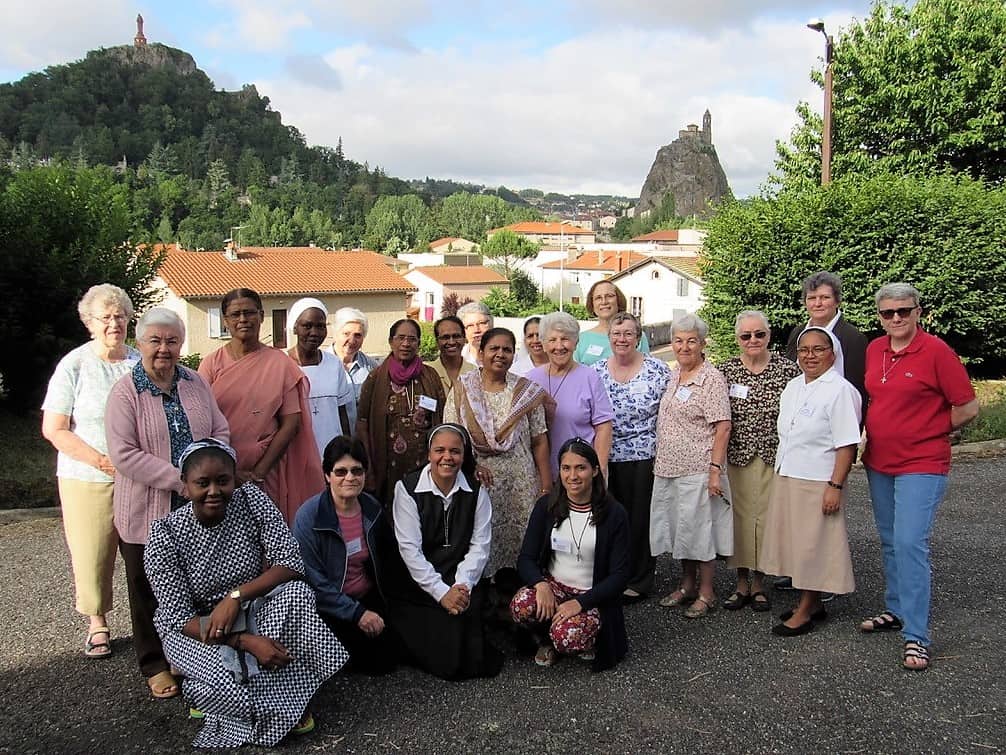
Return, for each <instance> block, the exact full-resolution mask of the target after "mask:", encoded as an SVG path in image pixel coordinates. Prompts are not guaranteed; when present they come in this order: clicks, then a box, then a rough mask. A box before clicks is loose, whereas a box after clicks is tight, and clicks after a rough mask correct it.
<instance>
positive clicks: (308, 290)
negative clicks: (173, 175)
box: [158, 245, 416, 299]
mask: <svg viewBox="0 0 1006 755" xmlns="http://www.w3.org/2000/svg"><path fill="white" fill-rule="evenodd" d="M165 251H166V252H167V256H166V257H165V260H164V263H163V264H162V265H161V268H160V270H159V271H158V275H160V277H161V278H163V279H164V282H165V283H167V285H168V288H170V289H171V291H172V292H173V293H174V294H176V295H177V296H180V297H182V298H188V299H198V298H206V297H214V296H223V295H224V294H225V293H227V292H228V291H230V290H231V289H232V288H237V287H239V286H244V287H247V288H251V289H254V290H255V291H257V292H258V293H260V294H262V295H263V296H277V295H301V294H334V293H338V294H347V293H367V294H370V293H384V292H388V293H399V292H400V293H407V292H410V291H415V290H416V288H415V286H413V285H412V284H411V283H409V282H408V281H407V280H405V278H403V277H402V276H401V275H398V274H397V273H395V272H394V271H393V270H391V268H389V267H388V266H387V265H386V264H385V260H384V257H383V255H380V254H376V253H375V252H369V251H363V250H358V251H353V252H329V251H325V250H324V249H318V248H316V247H242V248H241V250H240V252H239V253H238V258H237V259H236V260H229V259H227V258H226V257H225V256H224V253H223V252H189V251H185V250H181V249H178V248H177V246H175V245H171V246H169V247H167V248H166V250H165Z"/></svg>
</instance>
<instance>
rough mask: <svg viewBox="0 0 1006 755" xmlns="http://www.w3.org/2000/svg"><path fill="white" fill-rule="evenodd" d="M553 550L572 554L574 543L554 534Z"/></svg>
mask: <svg viewBox="0 0 1006 755" xmlns="http://www.w3.org/2000/svg"><path fill="white" fill-rule="evenodd" d="M552 550H554V551H555V552H556V553H572V552H573V543H572V542H571V541H569V540H567V539H566V538H564V537H562V536H561V535H559V534H557V533H555V532H553V533H552Z"/></svg>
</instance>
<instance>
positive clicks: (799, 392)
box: [763, 327, 862, 637]
mask: <svg viewBox="0 0 1006 755" xmlns="http://www.w3.org/2000/svg"><path fill="white" fill-rule="evenodd" d="M837 348H838V344H837V341H836V339H835V336H834V335H832V334H831V333H830V332H828V331H827V330H825V329H824V328H817V327H812V328H807V329H806V330H805V331H804V332H803V333H802V334H801V335H800V339H799V341H798V346H797V358H798V361H799V364H800V368H801V369H802V370H803V375H798V376H797V377H795V378H793V379H792V380H791V381H790V382H789V383H788V384H787V385H786V388H785V390H783V393H782V398H781V399H780V401H779V420H778V429H779V450H778V451H777V452H776V460H775V477H774V479H773V485H772V497H771V499H770V500H769V507H768V514H767V516H766V522H765V545H764V552H763V555H764V563H765V571H766V572H767V573H769V574H788V575H791V576H792V577H793V586H794V587H795V588H796V589H798V590H800V591H801V592H800V602H799V603H798V604H797V606H796V608H795V609H794V610H792V611H787V612H786V613H784V614H782V616H780V617H779V618H780V619H781V623H779V624H777V625H776V626H774V627H772V633H773V634H775V635H778V636H780V637H795V636H797V635H801V634H806V633H807V632H809V631H811V630H812V629H813V628H814V623H815V622H817V621H824V620H825V619H826V618H827V617H828V613H827V611H825V609H824V607H823V606H822V604H821V593H822V592H831V593H837V594H844V593H850V592H852V591H853V590H854V589H855V582H854V580H853V576H852V558H851V556H850V554H849V539H848V534H847V532H846V528H845V515H844V512H843V511H842V509H843V505H844V503H845V490H844V486H845V481H846V478H847V477H848V475H849V470H850V469H851V468H852V462H853V460H854V459H855V455H856V446H857V445H858V443H859V419H860V416H861V413H862V400H861V399H860V396H859V392H858V391H857V390H856V389H855V388H854V387H853V386H852V384H851V383H849V382H848V381H847V380H846V379H845V378H843V377H842V376H841V375H839V374H838V372H837V371H836V370H834V369H833V367H834V364H835V352H836V350H837Z"/></svg>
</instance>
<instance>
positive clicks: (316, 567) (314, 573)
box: [293, 487, 386, 624]
mask: <svg viewBox="0 0 1006 755" xmlns="http://www.w3.org/2000/svg"><path fill="white" fill-rule="evenodd" d="M360 510H361V512H362V516H363V532H364V537H366V539H367V549H368V550H369V551H370V566H371V575H372V576H373V578H374V584H375V585H377V588H378V590H380V583H379V582H378V575H379V568H378V567H379V564H380V552H379V547H380V542H379V541H380V539H381V538H380V533H381V528H382V527H384V526H386V525H385V523H384V521H383V513H382V511H381V505H380V504H379V503H378V502H377V499H376V498H374V497H373V496H372V495H370V494H369V493H360ZM293 536H294V538H295V539H296V540H297V542H298V543H299V544H300V555H301V557H302V558H303V559H304V571H305V574H306V575H307V581H308V582H309V583H310V585H311V587H313V588H314V592H315V595H316V597H317V603H318V613H320V614H321V615H322V617H324V618H334V619H338V620H339V621H346V622H352V623H354V624H355V623H356V622H358V621H359V620H360V617H361V616H363V611H364V608H363V606H362V605H361V604H360V602H359V601H358V600H356V599H355V598H353V597H351V596H349V595H346V594H345V593H344V592H343V591H342V588H343V585H345V583H346V566H347V564H348V562H349V557H348V555H347V554H346V541H345V540H344V539H343V537H342V530H341V529H340V527H339V516H338V514H336V513H335V505H334V504H333V502H332V495H331V493H330V492H329V490H328V488H327V487H326V488H325V489H324V490H323V491H322V492H320V493H319V494H318V495H316V496H314V497H312V498H309V499H308V500H307V501H305V502H304V505H303V506H301V507H300V509H299V510H298V511H297V517H296V519H295V520H294V523H293Z"/></svg>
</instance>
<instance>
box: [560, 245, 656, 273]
mask: <svg viewBox="0 0 1006 755" xmlns="http://www.w3.org/2000/svg"><path fill="white" fill-rule="evenodd" d="M646 259H649V258H648V257H647V256H646V255H645V254H639V253H638V252H621V251H614V252H609V251H603V250H602V251H600V252H598V251H590V252H584V253H583V254H581V255H580V256H579V257H577V258H576V259H575V260H573V261H572V262H567V261H566V260H556V261H555V262H546V263H545V264H544V265H542V266H541V267H543V268H544V269H546V270H559V269H564V270H605V271H607V272H612V273H617V272H619V271H621V270H625V268H627V267H629V266H630V265H635V264H636V263H637V262H642V261H643V260H646Z"/></svg>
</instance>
